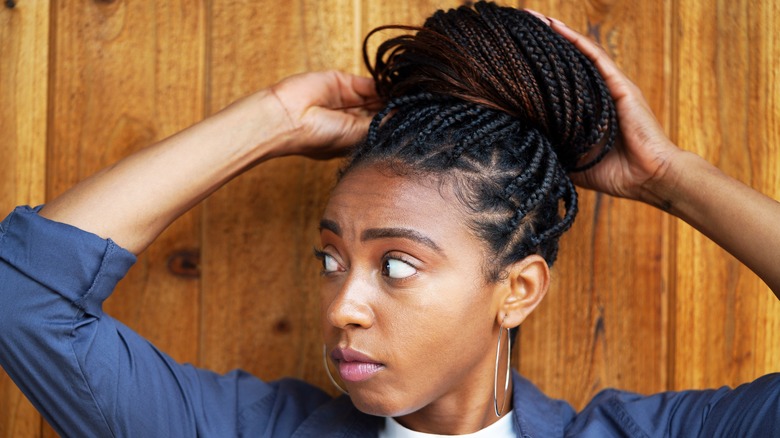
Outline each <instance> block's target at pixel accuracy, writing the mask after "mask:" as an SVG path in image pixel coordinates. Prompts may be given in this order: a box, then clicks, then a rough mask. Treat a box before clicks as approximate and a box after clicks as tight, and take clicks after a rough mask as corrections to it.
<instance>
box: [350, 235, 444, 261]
mask: <svg viewBox="0 0 780 438" xmlns="http://www.w3.org/2000/svg"><path fill="white" fill-rule="evenodd" d="M388 238H401V239H408V240H412V241H414V242H417V243H420V244H422V245H425V246H427V247H428V248H430V249H432V250H434V251H436V252H437V253H439V255H442V256H444V251H443V250H442V249H441V247H439V245H437V244H436V242H434V241H433V240H431V239H430V238H428V237H427V236H425V235H423V234H421V233H420V232H418V231H415V230H410V229H408V228H369V229H368V230H365V231H363V233H362V234H361V235H360V240H361V241H363V242H365V241H367V240H375V239H388Z"/></svg>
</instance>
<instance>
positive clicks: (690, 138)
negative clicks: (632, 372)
mask: <svg viewBox="0 0 780 438" xmlns="http://www.w3.org/2000/svg"><path fill="white" fill-rule="evenodd" d="M675 7H676V9H677V11H676V16H677V17H679V18H678V22H677V23H676V26H675V27H676V40H677V43H676V46H677V47H679V50H678V53H677V54H676V56H677V59H676V61H675V65H676V68H675V72H674V73H675V80H676V81H677V89H678V90H679V92H678V96H677V101H676V106H677V108H679V110H678V117H677V122H676V124H677V133H676V137H677V140H678V142H679V144H681V145H683V146H684V147H685V148H687V149H690V150H692V151H695V152H697V153H698V154H700V155H702V156H704V157H705V158H707V159H708V160H710V161H711V162H713V163H715V164H716V165H718V166H719V167H720V168H721V169H723V170H724V171H725V172H726V173H728V174H730V175H731V176H733V177H735V178H737V179H739V180H742V181H743V182H745V183H747V184H749V185H752V186H753V187H755V188H756V189H758V190H761V191H763V192H764V193H767V194H768V195H769V196H772V197H774V198H775V199H778V198H780V184H778V182H779V181H780V171H778V169H780V89H778V85H777V83H778V72H779V71H780V37H778V35H777V32H776V29H777V26H778V25H780V21H779V20H778V17H779V16H780V4H778V2H776V1H770V0H756V1H748V0H743V1H735V2H725V1H719V2H717V3H716V4H715V6H713V4H712V3H711V2H704V1H693V2H680V3H676V4H675ZM734 202H739V200H738V199H735V200H734ZM676 241H677V243H678V245H677V248H676V252H677V254H676V258H677V260H678V269H677V275H676V283H677V284H676V291H677V292H676V294H675V297H674V307H673V313H674V315H673V316H674V324H675V325H674V337H673V346H674V348H673V351H672V354H673V365H674V376H673V384H672V387H673V388H674V389H682V388H705V387H716V386H721V385H724V384H729V385H736V384H739V383H742V382H746V381H750V380H752V379H754V378H756V377H758V376H760V375H762V374H765V373H768V372H771V371H777V369H778V368H777V364H778V363H780V362H779V361H778V359H780V338H778V333H780V332H778V327H780V303H778V301H777V300H776V299H775V298H774V296H773V295H772V293H771V292H770V291H769V290H768V288H767V287H766V286H765V285H764V284H763V283H762V282H761V281H760V280H758V278H757V277H756V276H755V275H754V274H752V273H751V272H750V271H749V270H748V269H747V268H745V267H744V266H742V265H741V264H740V263H739V262H738V261H736V260H735V259H734V258H733V257H731V256H729V255H728V254H726V253H725V252H724V251H723V250H721V249H720V248H718V247H717V246H716V245H715V244H713V243H712V242H710V241H708V240H707V239H706V238H704V237H702V236H700V235H699V234H698V233H696V232H695V231H694V230H692V229H691V228H690V227H688V226H685V225H681V226H680V227H679V228H678V232H677V235H676Z"/></svg>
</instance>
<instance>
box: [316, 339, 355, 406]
mask: <svg viewBox="0 0 780 438" xmlns="http://www.w3.org/2000/svg"><path fill="white" fill-rule="evenodd" d="M322 363H323V365H325V372H326V373H328V378H329V379H330V383H332V384H333V386H335V387H336V389H338V390H339V391H341V393H342V394H344V395H349V391H347V390H346V389H344V388H342V387H341V385H339V384H338V382H336V379H334V378H333V374H331V373H330V366H329V365H328V346H327V345H325V344H322Z"/></svg>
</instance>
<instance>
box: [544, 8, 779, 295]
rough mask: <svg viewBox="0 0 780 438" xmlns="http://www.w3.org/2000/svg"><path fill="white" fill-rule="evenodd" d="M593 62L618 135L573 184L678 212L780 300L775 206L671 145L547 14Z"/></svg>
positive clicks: (626, 83) (642, 104)
mask: <svg viewBox="0 0 780 438" xmlns="http://www.w3.org/2000/svg"><path fill="white" fill-rule="evenodd" d="M548 20H549V22H550V24H551V26H552V28H553V29H554V30H555V31H557V32H558V33H559V34H561V35H562V36H563V37H565V38H566V39H568V40H569V41H571V42H572V43H573V44H574V45H575V46H577V48H578V49H580V51H582V52H583V53H584V54H585V55H586V56H587V57H588V58H590V59H591V60H592V61H593V62H594V63H595V64H596V66H597V67H598V69H599V71H600V72H601V75H602V76H603V77H604V79H605V81H606V82H607V85H608V87H609V89H610V92H611V93H612V97H613V98H614V100H615V105H616V107H617V112H618V118H619V123H620V131H621V138H620V141H619V143H618V145H617V147H616V150H614V151H612V152H611V153H610V154H608V155H607V156H606V157H605V159H604V161H603V162H601V163H599V165H597V166H595V167H594V168H592V169H590V170H588V171H586V172H583V173H581V174H574V175H572V178H573V179H574V181H575V182H576V183H577V184H578V185H581V186H583V187H586V188H589V189H593V190H598V191H601V192H604V193H607V194H610V195H613V196H620V197H625V198H629V199H634V200H639V201H642V202H646V203H648V204H651V205H654V206H656V207H659V208H662V209H664V210H666V211H668V212H669V213H671V214H673V215H675V216H677V217H679V218H680V219H682V220H684V221H685V222H687V223H688V224H690V225H692V226H693V227H694V228H696V229H697V230H699V231H700V232H702V233H703V234H705V235H706V236H707V237H709V238H710V239H712V240H713V241H714V242H715V243H717V244H718V245H720V246H721V247H723V248H724V249H725V250H726V251H728V252H729V253H731V254H732V255H734V256H735V257H736V258H737V259H739V260H740V261H741V262H742V263H744V264H745V265H746V266H747V267H748V268H750V269H751V270H752V271H753V272H755V273H756V274H757V275H758V276H759V277H761V279H762V280H763V281H764V282H765V283H766V284H767V285H768V286H769V287H770V289H772V291H773V292H774V294H775V295H776V296H777V297H778V298H779V299H780V265H778V263H777V261H778V260H780V228H778V227H777V226H776V224H777V222H778V220H780V203H778V202H777V201H776V200H774V199H771V198H769V197H767V196H765V195H763V194H761V193H759V192H757V191H755V190H753V189H752V188H750V187H748V186H746V185H745V184H743V183H741V182H739V181H737V180H735V179H734V178H731V177H729V176H727V175H726V174H724V173H723V172H721V171H720V170H718V169H717V168H716V167H715V166H713V165H712V164H710V163H708V162H707V161H705V160H704V159H703V158H701V157H699V156H698V155H695V154H693V153H690V152H686V151H683V150H681V149H679V148H678V147H677V146H676V145H674V144H673V143H672V142H671V141H670V140H669V139H668V138H667V137H666V135H665V134H664V132H663V130H662V128H661V126H660V124H659V123H658V121H657V120H656V119H655V116H654V115H653V113H652V111H651V110H650V107H649V105H648V104H647V102H646V101H645V99H644V97H643V96H642V93H641V92H640V91H639V89H638V88H637V87H636V85H634V84H633V83H632V82H631V81H630V80H628V78H626V77H625V75H624V74H623V73H622V72H621V71H620V69H619V68H618V67H617V65H615V63H614V62H613V61H612V60H611V59H609V57H608V56H607V54H606V53H605V52H604V50H602V49H601V48H600V47H598V46H597V45H596V44H594V43H593V42H591V41H590V40H589V39H587V38H585V37H584V36H582V35H580V34H579V33H577V32H575V31H573V30H572V29H570V28H568V27H567V26H566V25H564V24H563V23H561V22H559V21H557V20H554V19H548Z"/></svg>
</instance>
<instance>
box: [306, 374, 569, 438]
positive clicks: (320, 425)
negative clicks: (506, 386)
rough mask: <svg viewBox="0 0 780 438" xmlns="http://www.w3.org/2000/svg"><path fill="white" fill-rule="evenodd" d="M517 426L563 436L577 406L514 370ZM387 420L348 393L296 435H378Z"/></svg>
mask: <svg viewBox="0 0 780 438" xmlns="http://www.w3.org/2000/svg"><path fill="white" fill-rule="evenodd" d="M512 381H513V389H512V391H513V394H512V401H513V404H514V408H513V412H514V421H515V427H516V428H517V430H519V431H520V436H521V437H523V438H537V437H551V436H563V432H564V429H565V428H566V425H567V424H569V423H570V422H571V421H572V419H573V417H574V415H575V412H574V409H572V407H571V406H570V405H569V404H568V403H566V402H565V401H562V400H555V399H551V398H549V397H547V396H546V395H544V394H543V393H542V392H541V391H540V390H539V389H538V388H537V387H536V386H534V384H533V383H531V382H530V381H528V379H526V378H524V377H522V376H520V374H518V373H517V371H515V370H512ZM383 421H384V419H383V418H382V417H375V416H373V415H368V414H364V413H362V412H360V411H359V410H357V408H355V405H353V404H352V401H351V400H350V399H349V397H347V396H341V397H339V398H336V399H334V400H332V401H330V402H328V403H325V404H324V405H322V406H321V407H320V408H318V409H317V410H316V411H314V412H313V413H312V415H311V416H310V417H309V418H307V419H306V421H304V422H303V424H301V426H300V427H299V428H298V430H296V431H295V434H294V435H293V437H295V438H297V437H311V436H320V437H343V438H347V437H375V436H377V434H378V431H379V427H380V426H381V425H382V422H383Z"/></svg>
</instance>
